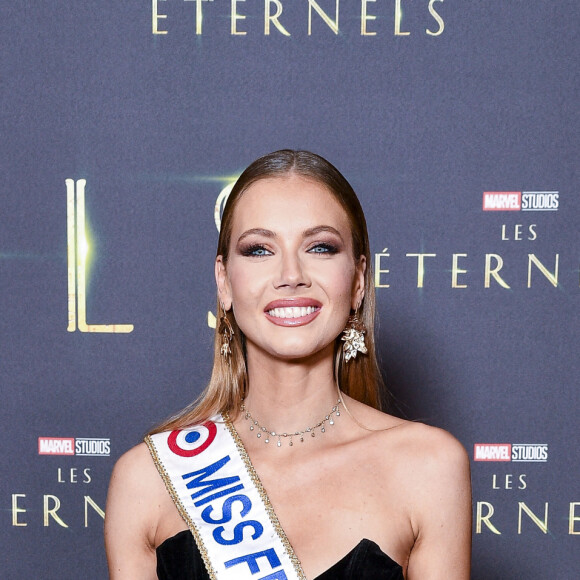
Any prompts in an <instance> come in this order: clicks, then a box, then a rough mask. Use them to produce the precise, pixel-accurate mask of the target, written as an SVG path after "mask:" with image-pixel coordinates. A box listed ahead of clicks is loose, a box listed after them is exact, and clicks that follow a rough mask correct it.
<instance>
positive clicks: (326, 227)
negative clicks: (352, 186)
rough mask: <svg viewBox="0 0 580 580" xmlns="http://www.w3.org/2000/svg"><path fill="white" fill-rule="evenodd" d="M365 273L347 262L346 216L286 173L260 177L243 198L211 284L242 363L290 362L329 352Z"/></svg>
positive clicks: (326, 196)
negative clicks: (242, 341)
mask: <svg viewBox="0 0 580 580" xmlns="http://www.w3.org/2000/svg"><path fill="white" fill-rule="evenodd" d="M365 267H366V264H365V258H364V256H363V257H361V258H360V259H359V260H358V261H355V259H354V256H353V248H352V234H351V229H350V225H349V221H348V217H347V215H346V212H345V211H344V209H343V208H342V207H341V206H340V204H339V203H338V202H337V201H336V199H335V198H334V197H333V195H332V194H331V193H329V191H328V190H327V189H326V188H325V187H324V186H323V185H321V184H320V183H318V182H316V181H313V180H309V179H305V178H303V177H300V176H297V175H294V174H290V175H288V176H285V177H275V178H267V179H261V180H259V181H257V182H255V183H254V184H252V185H251V186H250V187H249V188H248V189H247V190H246V191H245V192H244V193H243V194H242V196H241V198H240V199H239V200H238V203H237V206H236V208H235V213H234V216H233V222H232V235H231V240H230V247H229V256H228V261H227V264H226V265H224V263H223V261H222V259H221V256H218V258H217V260H216V279H217V283H218V291H219V296H220V300H221V301H222V303H223V304H224V306H225V307H226V309H228V310H229V308H230V307H231V308H232V309H233V313H234V316H235V318H236V322H237V324H238V326H239V327H240V329H241V330H242V332H243V333H244V335H245V337H246V348H247V354H248V357H249V358H250V357H252V356H253V355H254V354H258V353H262V354H264V355H267V356H271V357H275V358H280V359H286V360H293V359H300V358H304V357H308V356H311V355H313V354H314V353H319V352H320V351H322V350H323V349H329V352H332V349H333V343H334V340H335V338H336V337H337V336H338V335H339V334H340V333H341V331H342V330H343V329H344V326H345V323H346V320H347V318H348V315H349V313H350V310H351V308H355V306H356V305H357V304H359V303H360V302H361V301H362V298H363V292H364V270H365Z"/></svg>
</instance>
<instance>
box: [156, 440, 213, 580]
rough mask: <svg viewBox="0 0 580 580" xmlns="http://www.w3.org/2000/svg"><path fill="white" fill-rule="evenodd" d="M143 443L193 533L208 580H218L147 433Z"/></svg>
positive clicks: (199, 538) (196, 530) (197, 532)
mask: <svg viewBox="0 0 580 580" xmlns="http://www.w3.org/2000/svg"><path fill="white" fill-rule="evenodd" d="M145 443H146V444H147V447H149V452H150V453H151V457H152V458H153V463H155V467H157V471H158V472H159V475H160V476H161V479H163V483H165V487H166V488H167V491H168V493H169V495H170V496H171V499H172V500H173V503H174V504H175V507H176V508H177V511H178V512H179V515H180V516H181V517H182V518H183V521H184V522H185V523H186V524H187V527H188V528H189V530H190V531H191V533H192V535H193V538H194V539H195V543H196V544H197V547H198V549H199V553H200V554H201V557H202V559H203V563H204V564H205V569H206V570H207V573H208V575H209V577H210V580H218V579H217V576H216V573H215V570H214V569H213V567H212V565H211V562H210V560H209V555H208V553H207V550H206V548H205V545H204V543H203V540H202V539H201V534H200V533H199V531H198V529H197V526H196V525H195V524H194V523H193V521H192V520H191V518H190V517H189V514H188V513H187V510H186V509H185V507H184V506H183V504H182V503H181V500H180V499H179V497H178V496H177V492H176V491H175V488H174V487H173V484H172V483H171V478H170V477H169V474H168V473H167V471H166V470H165V466H164V465H163V464H162V463H161V461H160V460H159V456H158V455H157V450H156V449H155V445H154V444H153V441H152V440H151V437H150V436H149V435H147V437H145Z"/></svg>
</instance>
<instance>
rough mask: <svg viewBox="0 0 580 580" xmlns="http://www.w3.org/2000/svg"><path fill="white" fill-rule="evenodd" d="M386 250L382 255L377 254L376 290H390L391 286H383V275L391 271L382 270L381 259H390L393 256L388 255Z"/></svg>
mask: <svg viewBox="0 0 580 580" xmlns="http://www.w3.org/2000/svg"><path fill="white" fill-rule="evenodd" d="M386 251H387V248H385V249H384V250H383V251H382V253H380V254H375V288H390V284H381V274H388V273H389V270H387V269H385V268H381V259H382V258H388V257H389V256H390V255H391V254H387V253H386Z"/></svg>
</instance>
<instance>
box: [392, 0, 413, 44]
mask: <svg viewBox="0 0 580 580" xmlns="http://www.w3.org/2000/svg"><path fill="white" fill-rule="evenodd" d="M402 20H403V10H402V9H401V0H395V36H409V35H410V34H411V33H410V32H401V22H402Z"/></svg>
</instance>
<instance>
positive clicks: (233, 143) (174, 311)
mask: <svg viewBox="0 0 580 580" xmlns="http://www.w3.org/2000/svg"><path fill="white" fill-rule="evenodd" d="M315 4H316V6H317V7H318V8H319V9H320V10H323V11H325V13H326V14H327V21H325V20H324V19H323V18H322V17H321V15H320V13H319V12H318V11H317V10H316V9H315V6H314V5H315ZM337 4H338V5H339V18H338V32H337V33H335V31H334V30H333V29H332V26H334V24H332V22H330V21H331V20H334V19H335V6H336V5H337ZM265 5H266V6H270V9H271V13H274V12H275V10H276V8H277V6H281V7H282V9H283V12H282V14H281V15H280V17H279V23H280V25H281V26H283V27H284V30H286V31H287V32H288V33H289V34H290V36H287V35H285V34H283V33H282V32H280V29H278V28H276V26H275V25H274V23H273V22H272V23H271V26H270V34H265V18H264V9H265ZM155 6H157V7H156V8H155ZM197 6H198V2H192V1H185V0H167V1H162V0H160V1H159V2H158V3H155V2H152V1H149V0H126V1H124V2H113V1H110V0H109V1H106V0H103V1H101V2H93V1H90V0H77V1H75V2H66V1H64V0H59V1H56V2H54V1H53V2H44V1H37V2H34V3H30V2H27V1H25V0H13V1H11V2H10V3H7V4H6V5H5V6H4V7H3V10H2V18H0V34H1V36H0V38H1V39H2V43H3V48H4V49H3V50H2V57H1V70H0V79H1V83H2V88H1V97H2V106H1V112H0V115H1V119H2V121H1V123H2V134H3V139H2V142H1V144H0V148H1V152H2V155H1V159H2V172H1V173H0V183H1V187H2V211H1V212H0V220H1V222H0V224H1V225H0V311H1V313H2V315H1V317H0V324H1V325H2V327H1V329H0V341H1V344H0V346H1V351H0V357H1V359H0V384H1V385H2V404H1V405H0V425H1V429H2V440H3V442H4V452H3V453H2V455H1V458H0V469H1V472H2V478H1V481H0V493H1V496H0V497H1V502H2V508H3V509H2V513H3V514H4V515H3V518H2V522H1V523H0V526H1V527H0V537H1V538H2V545H3V548H4V552H5V554H7V558H5V560H4V563H3V564H1V565H0V567H1V570H2V577H3V578H14V579H16V578H18V579H20V578H43V579H52V578H55V579H56V578H59V579H62V578H78V576H79V570H82V575H83V577H86V578H90V579H93V578H94V579H97V578H103V577H105V576H106V563H105V556H104V549H103V542H102V517H101V515H100V513H99V510H101V511H102V510H103V509H104V506H105V497H106V487H107V482H108V478H109V475H110V472H111V469H112V466H113V463H114V461H115V459H116V458H117V457H118V456H119V455H120V454H121V453H122V452H123V451H125V450H126V449H127V448H129V447H130V446H131V445H133V444H135V443H137V442H138V441H139V440H140V438H141V436H142V435H143V433H144V432H145V431H147V430H148V429H149V428H150V427H151V426H152V425H153V424H155V423H156V422H158V421H159V420H161V419H162V418H163V417H165V416H166V415H168V414H170V413H172V412H173V411H175V410H177V409H179V408H181V407H182V406H184V405H185V404H186V403H188V402H189V401H190V400H191V399H193V398H194V396H195V395H196V394H197V393H198V392H199V390H200V389H201V388H202V386H203V385H204V384H205V381H206V380H207V377H208V373H209V369H210V359H211V352H212V349H211V337H212V333H211V329H210V328H209V327H208V311H212V310H214V307H215V297H214V289H213V257H214V252H215V245H216V241H217V230H216V225H215V222H214V207H215V203H216V199H217V197H218V195H219V193H220V191H221V190H222V188H223V187H225V186H226V185H227V184H228V183H230V182H231V181H232V179H234V178H235V176H236V175H237V174H238V173H239V172H240V171H241V170H242V169H243V168H244V167H245V166H246V165H247V164H248V163H249V162H251V161H252V160H253V159H255V158H256V157H258V156H259V155H261V154H263V153H266V152H268V151H272V150H275V149H279V148H282V147H292V148H306V149H310V150H313V151H315V152H318V153H320V154H322V155H324V156H325V157H327V158H328V159H329V160H330V161H332V162H333V163H334V164H335V165H337V166H338V167H339V168H340V169H341V171H343V173H344V174H345V176H346V177H347V178H348V179H349V180H350V181H351V183H352V184H353V186H354V188H355V190H356V191H357V192H358V193H359V195H360V198H361V200H362V203H363V206H364V208H365V210H366V213H367V215H368V217H369V229H370V235H371V242H372V248H373V252H374V253H376V254H377V256H376V264H377V265H378V266H379V269H381V270H388V272H386V271H384V272H381V273H380V276H379V277H378V279H377V284H378V286H379V287H378V288H377V293H378V308H379V312H380V338H379V350H380V355H381V361H382V363H381V364H382V367H383V369H384V371H385V374H386V378H387V382H388V384H389V386H390V388H391V390H392V391H393V393H394V394H395V396H396V399H397V402H398V403H397V404H398V407H399V409H400V411H401V412H403V413H404V414H405V415H406V416H407V417H410V418H414V419H420V420H423V421H426V422H428V423H431V424H435V425H438V426H441V427H444V428H446V429H448V430H450V431H451V432H452V433H454V434H455V435H456V436H457V437H458V438H459V439H460V440H461V441H462V442H463V443H464V445H465V446H466V447H467V449H468V450H469V452H470V454H471V455H472V457H474V455H473V453H474V451H473V449H474V445H475V444H481V443H487V444H502V443H503V444H512V445H517V444H543V445H547V446H548V447H547V449H548V451H547V461H541V462H514V461H509V462H497V461H491V462H482V461H474V463H473V485H474V515H475V516H477V513H478V509H479V514H480V517H479V518H477V517H476V521H475V525H474V551H473V578H474V579H479V580H490V579H494V578H498V579H500V578H501V579H506V578H514V579H516V578H517V579H519V578H526V579H530V580H532V579H536V578H537V579H540V578H546V577H550V578H562V579H568V578H570V579H572V578H575V577H576V575H577V568H578V555H577V554H578V548H579V542H580V489H579V485H578V481H579V477H578V476H579V471H578V464H579V461H580V452H579V445H578V408H579V395H578V355H577V353H578V350H579V347H580V338H579V335H578V298H579V294H580V272H579V264H580V255H579V254H580V252H579V248H578V241H579V236H578V217H579V195H578V172H577V159H578V153H579V148H578V134H579V133H578V131H579V123H578V98H579V83H578V62H579V54H578V52H579V50H578V48H579V44H578V40H577V30H578V28H579V25H580V18H579V16H580V8H579V7H578V4H577V3H575V2H572V1H571V0H556V1H554V2H528V1H523V0H512V1H511V2H495V3H490V2H483V1H473V2H459V1H457V0H455V1H454V0H445V1H442V0H439V1H435V0H432V1H431V2H429V0H401V1H400V2H397V1H396V0H382V1H381V0H378V1H377V2H371V1H368V2H365V1H363V0H357V1H349V2H347V1H346V0H342V1H340V2H339V1H338V0H319V1H318V3H315V2H313V1H310V2H309V1H308V0H294V1H290V0H280V2H279V3H278V4H276V3H273V2H270V3H267V2H264V0H259V1H258V0H247V1H245V2H242V1H238V2H237V3H236V2H234V3H233V6H234V9H235V11H236V14H237V15H238V16H245V17H246V18H245V19H241V18H234V19H232V2H231V1H230V0H211V1H207V2H201V3H199V6H200V7H201V9H202V10H203V27H202V33H201V34H196V8H197ZM309 6H311V8H310V10H309ZM363 7H365V8H366V11H367V16H376V19H374V20H372V19H370V18H369V19H367V20H366V21H365V22H366V32H367V34H366V35H363V34H361V11H362V9H363ZM399 9H400V10H399ZM430 9H431V11H430ZM155 10H156V11H157V14H159V15H161V16H166V18H161V17H160V18H159V19H158V20H157V30H158V31H159V32H161V31H167V34H153V13H154V11H155ZM309 14H310V18H311V21H310V24H311V34H308V28H309ZM435 15H436V16H435ZM232 21H234V22H235V30H234V31H235V32H246V34H245V35H244V34H232ZM397 21H398V24H397ZM329 22H330V24H332V26H330V25H329ZM426 30H429V31H431V32H432V33H439V34H437V35H432V34H429V33H427V32H426ZM396 31H398V33H396ZM371 32H376V35H371V34H370V33H371ZM405 33H408V34H405ZM66 179H73V180H79V179H86V188H85V190H86V212H85V220H86V224H87V227H88V230H89V245H90V249H89V253H88V263H87V271H86V283H87V297H86V309H87V322H88V323H89V324H96V325H102V324H131V325H133V326H134V328H133V331H132V332H128V333H109V332H81V331H80V330H78V329H77V330H75V331H74V332H72V331H67V322H68V307H67V304H68V302H67V294H71V297H70V298H71V304H72V310H73V312H76V308H77V307H78V305H79V304H80V302H81V300H80V298H79V293H78V290H79V288H78V282H79V280H78V278H77V280H76V281H74V280H73V282H74V284H73V286H72V289H73V292H72V293H70V292H69V286H68V277H69V269H70V268H69V264H68V261H67V189H66V186H65V180H66ZM486 191H491V192H505V191H507V192H514V191H515V192H530V191H531V192H543V191H556V192H558V195H559V197H558V201H559V204H558V208H557V210H556V211H534V212H526V211H493V212H492V211H483V210H482V199H483V193H484V192H486ZM73 202H74V200H73ZM70 207H72V206H70ZM70 207H69V210H70ZM69 215H71V216H72V217H73V218H74V214H70V211H69ZM74 223H75V220H74V219H73V225H74ZM76 223H77V224H78V223H79V219H78V218H77V219H76ZM519 238H521V239H519ZM530 238H532V239H530ZM68 241H69V242H70V244H69V245H72V247H73V249H74V248H75V244H74V239H70V236H69V239H68ZM387 254H388V255H387ZM409 254H435V256H432V257H424V258H423V260H424V272H423V284H422V287H418V285H419V283H418V260H419V259H418V258H417V257H415V256H412V255H411V256H409ZM457 254H460V256H457ZM489 254H494V255H495V256H496V257H487V258H486V256H487V255H489ZM454 255H456V257H455V258H454ZM530 255H532V257H530ZM497 256H499V258H498V257H497ZM500 259H501V260H502V261H503V267H502V268H501V270H499V272H498V275H499V276H501V279H502V280H503V281H504V282H505V284H507V285H509V289H508V288H505V287H504V286H502V285H501V284H500V283H498V280H497V279H496V278H494V277H493V276H491V275H489V274H488V277H489V278H490V281H489V287H486V260H488V261H489V267H488V270H489V269H490V268H492V267H493V266H495V265H497V263H498V261H499V260H500ZM454 260H455V272H454ZM535 260H538V261H539V262H540V263H541V264H542V265H543V267H544V269H545V270H544V272H542V270H541V268H539V267H538V266H537V262H536V261H535ZM556 261H557V284H556V286H554V284H553V283H552V282H551V281H550V279H549V274H550V273H551V275H552V277H556ZM459 270H465V272H460V271H459ZM73 271H75V268H73ZM454 276H455V277H456V284H455V285H456V286H458V285H464V286H466V287H453V280H454ZM386 285H388V287H387V286H386ZM100 330H102V329H100ZM45 437H54V438H75V439H76V443H78V440H79V438H98V439H104V440H108V442H109V445H110V454H109V455H107V454H106V453H104V454H103V455H96V456H79V455H78V454H75V455H74V456H66V455H55V453H58V452H59V448H58V447H52V448H50V449H52V454H50V451H49V454H44V453H43V454H39V438H45ZM43 445H49V444H48V443H43ZM43 449H44V450H45V451H46V450H47V449H49V448H47V447H44V448H43ZM63 449H64V448H61V449H60V451H62V450H63ZM100 449H101V451H102V449H104V448H102V447H101V448H100ZM75 450H76V448H75ZM522 476H523V477H522ZM87 498H88V499H87ZM492 510H493V515H492ZM530 512H531V514H533V517H532V516H530ZM534 518H535V519H534ZM65 526H67V527H65ZM497 532H500V533H497Z"/></svg>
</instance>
